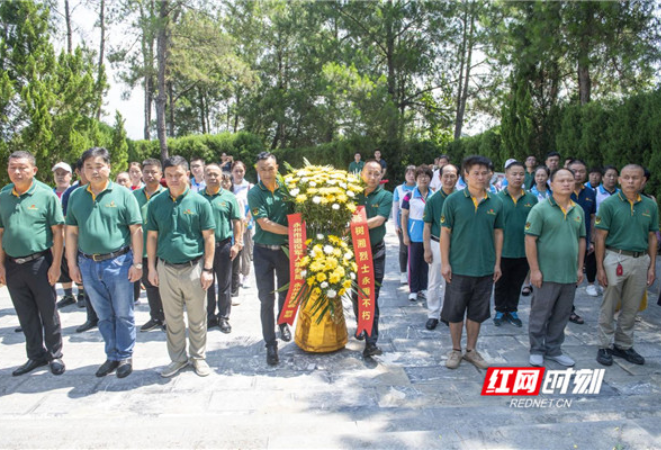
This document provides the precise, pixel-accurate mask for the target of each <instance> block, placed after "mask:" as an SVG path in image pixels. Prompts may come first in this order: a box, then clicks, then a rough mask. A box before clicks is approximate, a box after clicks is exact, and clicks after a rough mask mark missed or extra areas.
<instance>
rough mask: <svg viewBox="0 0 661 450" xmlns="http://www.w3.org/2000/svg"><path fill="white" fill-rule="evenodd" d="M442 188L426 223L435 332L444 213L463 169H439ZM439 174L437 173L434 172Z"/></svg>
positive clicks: (429, 203) (427, 207)
mask: <svg viewBox="0 0 661 450" xmlns="http://www.w3.org/2000/svg"><path fill="white" fill-rule="evenodd" d="M437 172H438V176H439V177H440V180H441V187H440V189H439V190H437V191H436V193H435V194H434V195H432V196H431V198H430V199H429V200H427V203H426V204H425V212H424V216H423V218H422V220H423V221H424V222H425V228H424V231H423V236H422V240H423V244H424V246H425V261H427V264H429V287H428V288H427V289H428V291H427V323H426V324H425V327H426V328H427V329H428V330H433V329H434V328H436V326H437V325H438V319H439V318H440V316H441V307H442V306H443V297H442V295H443V292H444V291H445V278H443V276H442V275H441V244H440V241H441V212H442V211H443V203H445V199H446V198H448V195H450V194H452V193H453V192H454V187H455V186H456V185H457V180H458V179H459V169H457V166H455V165H454V164H449V163H446V164H445V165H443V166H441V168H440V169H438V171H437ZM434 173H436V172H434Z"/></svg>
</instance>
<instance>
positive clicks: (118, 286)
mask: <svg viewBox="0 0 661 450" xmlns="http://www.w3.org/2000/svg"><path fill="white" fill-rule="evenodd" d="M132 264H133V252H132V251H129V252H128V253H126V254H124V255H120V256H118V257H116V258H113V259H109V260H107V261H99V262H96V261H92V260H91V259H88V258H85V257H84V256H78V266H79V267H80V273H81V275H82V277H83V286H84V287H85V292H86V293H87V294H88V295H89V298H90V301H91V302H92V306H93V307H94V310H95V311H96V313H97V314H98V316H99V332H101V336H102V337H103V340H104V341H105V343H106V355H107V357H108V359H109V360H111V361H122V360H124V359H129V358H131V356H132V355H133V346H134V345H135V315H134V310H133V304H134V302H133V283H131V282H129V278H128V276H129V268H130V267H131V265H132Z"/></svg>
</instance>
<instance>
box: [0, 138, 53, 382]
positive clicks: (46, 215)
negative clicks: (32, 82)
mask: <svg viewBox="0 0 661 450" xmlns="http://www.w3.org/2000/svg"><path fill="white" fill-rule="evenodd" d="M7 173H8V174H9V179H10V180H11V181H12V183H13V188H12V189H7V190H4V191H2V192H1V193H0V282H1V283H5V284H7V289H8V290H9V296H10V297H11V301H12V303H13V304H14V308H15V309H16V314H17V315H18V320H19V322H20V324H21V329H22V330H23V333H24V334H25V344H26V348H27V354H28V361H27V362H26V363H25V364H23V365H22V366H21V367H19V368H17V369H16V370H14V372H13V373H12V375H13V376H19V375H23V374H26V373H28V372H31V371H32V370H34V369H36V368H37V367H40V366H45V365H46V364H48V365H49V366H50V370H51V372H52V373H53V375H61V374H63V373H64V370H65V367H64V363H63V362H62V328H61V325H60V316H59V314H58V312H57V307H56V306H55V302H56V300H57V296H56V294H55V283H57V280H58V279H59V278H60V264H61V262H62V248H63V242H64V234H63V231H62V229H63V224H64V217H63V216H62V207H61V205H60V201H59V200H58V198H57V195H55V194H54V193H53V191H52V190H51V189H50V188H49V187H42V186H41V185H38V184H37V183H36V180H35V179H34V176H35V174H36V173H37V166H36V165H35V158H34V156H33V155H32V154H30V153H28V152H23V151H19V152H14V153H12V154H11V155H9V162H8V167H7Z"/></svg>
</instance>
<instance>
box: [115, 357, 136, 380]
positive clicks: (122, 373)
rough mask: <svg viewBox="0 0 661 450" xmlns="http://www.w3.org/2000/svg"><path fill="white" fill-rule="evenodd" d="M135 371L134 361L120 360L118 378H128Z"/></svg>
mask: <svg viewBox="0 0 661 450" xmlns="http://www.w3.org/2000/svg"><path fill="white" fill-rule="evenodd" d="M132 373H133V362H132V361H131V360H130V359H125V360H122V361H119V366H117V372H116V373H115V375H117V378H126V377H128V376H129V375H131V374H132Z"/></svg>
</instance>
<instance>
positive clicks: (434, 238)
mask: <svg viewBox="0 0 661 450" xmlns="http://www.w3.org/2000/svg"><path fill="white" fill-rule="evenodd" d="M431 240H432V241H434V242H441V240H440V239H439V238H437V237H436V236H432V237H431Z"/></svg>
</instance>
